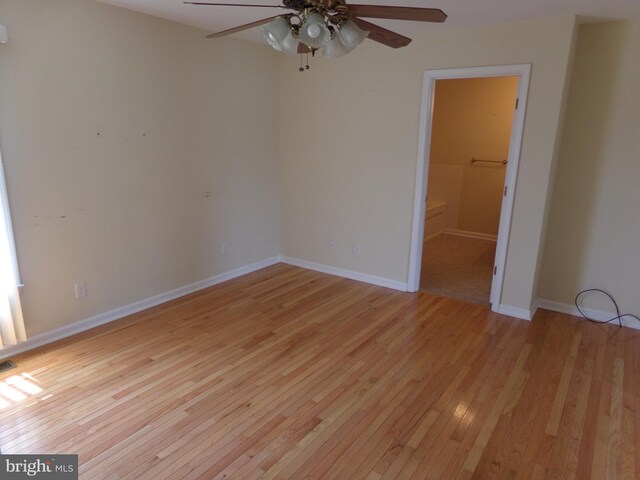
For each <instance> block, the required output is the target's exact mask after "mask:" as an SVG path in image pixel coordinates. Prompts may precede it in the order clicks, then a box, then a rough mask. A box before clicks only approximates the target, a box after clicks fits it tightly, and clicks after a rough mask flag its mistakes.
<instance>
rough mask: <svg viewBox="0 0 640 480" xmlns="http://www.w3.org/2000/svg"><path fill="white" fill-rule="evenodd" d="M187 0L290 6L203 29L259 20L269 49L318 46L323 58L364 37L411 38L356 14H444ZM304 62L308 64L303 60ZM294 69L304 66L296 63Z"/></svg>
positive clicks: (426, 17)
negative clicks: (275, 12)
mask: <svg viewBox="0 0 640 480" xmlns="http://www.w3.org/2000/svg"><path fill="white" fill-rule="evenodd" d="M184 3H186V4H190V5H205V6H221V7H256V8H280V9H283V10H291V12H287V13H283V14H281V15H276V16H272V17H267V18H263V19H262V20H258V21H256V22H251V23H247V24H245V25H240V26H238V27H234V28H230V29H228V30H224V31H222V32H217V33H212V34H211V35H207V38H217V37H222V36H225V35H230V34H233V33H236V32H241V31H243V30H247V29H249V28H253V27H258V26H260V27H261V28H260V29H261V31H262V34H263V36H264V37H265V39H266V41H267V42H268V43H269V45H271V46H272V47H273V48H274V49H276V50H278V51H280V52H284V53H288V54H290V55H296V54H305V53H311V54H312V55H315V53H316V51H317V50H319V49H320V48H323V54H324V56H325V57H327V58H338V57H340V56H342V55H344V54H346V53H349V52H350V51H351V50H353V49H354V48H355V47H357V46H358V45H359V44H360V42H362V41H363V40H364V39H365V38H367V37H368V38H370V39H371V40H374V41H376V42H379V43H382V44H383V45H387V46H388V47H391V48H400V47H404V46H406V45H408V44H409V43H410V42H411V39H410V38H408V37H405V36H403V35H400V34H399V33H396V32H392V31H391V30H387V29H386V28H383V27H380V26H379V25H375V24H373V23H370V22H368V21H366V20H363V19H362V18H360V17H365V18H384V19H393V20H413V21H418V22H437V23H442V22H444V21H445V20H446V18H447V15H446V14H445V13H444V12H443V11H442V10H440V9H437V8H418V7H394V6H387V5H348V4H347V3H346V2H345V0H283V2H282V5H251V4H236V3H210V2H184ZM307 68H309V67H308V65H307ZM300 70H301V71H303V70H304V69H303V68H302V66H301V67H300Z"/></svg>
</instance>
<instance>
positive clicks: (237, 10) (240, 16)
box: [98, 0, 640, 41]
mask: <svg viewBox="0 0 640 480" xmlns="http://www.w3.org/2000/svg"><path fill="white" fill-rule="evenodd" d="M98 1H100V2H102V3H108V4H111V5H116V6H119V7H124V8H128V9H131V10H135V11H138V12H142V13H147V14H149V15H154V16H157V17H161V18H166V19H169V20H174V21H176V22H180V23H185V24H187V25H192V26H195V27H201V28H204V29H206V30H208V31H210V32H218V31H222V30H226V29H228V28H233V27H236V26H238V25H242V24H245V23H249V22H253V21H256V20H260V19H262V18H266V17H270V16H273V15H278V13H280V12H282V10H281V9H278V8H273V9H271V8H249V7H246V8H245V7H211V6H196V5H185V4H183V2H182V0H98ZM199 1H222V2H225V3H251V4H260V5H278V4H279V3H280V2H279V1H278V0H199ZM348 3H349V0H347V4H348ZM352 3H366V4H378V5H398V6H406V7H432V8H440V9H442V10H444V12H445V13H446V14H447V15H448V16H449V18H448V19H447V21H446V22H445V23H444V24H429V23H421V22H406V21H398V20H378V19H371V21H372V22H373V23H377V24H379V25H381V26H383V27H386V28H389V29H391V30H394V31H396V32H398V33H401V34H404V35H407V36H411V35H412V34H415V33H418V32H423V31H430V30H434V29H441V28H451V27H462V26H473V25H491V24H495V23H501V22H508V21H514V20H524V19H531V18H543V17H555V16H562V15H578V16H581V17H584V18H583V20H585V21H603V20H609V19H611V20H616V19H623V18H628V17H634V16H640V1H639V0H362V1H360V0H353V1H352ZM235 36H236V37H238V38H244V39H246V40H253V41H262V39H261V36H260V34H259V32H258V29H257V28H253V29H251V30H248V31H245V32H241V33H237V34H235Z"/></svg>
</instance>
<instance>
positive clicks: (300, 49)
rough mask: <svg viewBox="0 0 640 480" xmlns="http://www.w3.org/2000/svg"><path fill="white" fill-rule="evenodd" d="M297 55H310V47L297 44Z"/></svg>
mask: <svg viewBox="0 0 640 480" xmlns="http://www.w3.org/2000/svg"><path fill="white" fill-rule="evenodd" d="M298 53H311V47H309V46H308V45H305V44H304V43H302V42H300V43H298Z"/></svg>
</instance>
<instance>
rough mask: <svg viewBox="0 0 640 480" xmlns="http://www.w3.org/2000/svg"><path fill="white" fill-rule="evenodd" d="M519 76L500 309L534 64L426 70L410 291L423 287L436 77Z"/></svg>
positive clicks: (499, 247)
mask: <svg viewBox="0 0 640 480" xmlns="http://www.w3.org/2000/svg"><path fill="white" fill-rule="evenodd" d="M506 76H517V77H520V81H519V83H518V97H517V98H518V108H517V109H516V111H515V114H514V118H513V126H512V129H511V140H510V142H509V156H508V163H507V171H506V174H505V184H504V187H505V189H506V190H505V191H506V195H505V196H504V198H503V199H502V208H501V210H500V226H499V230H498V240H497V244H496V259H495V266H496V270H495V275H494V276H493V282H492V284H491V298H490V302H491V309H492V310H493V311H498V308H499V306H500V302H501V298H502V283H503V279H504V270H505V263H506V257H507V245H508V243H509V231H510V228H511V215H512V212H513V200H514V198H515V185H516V179H517V176H518V164H519V163H520V150H521V147H522V134H523V132H524V119H525V111H526V104H527V94H528V91H529V78H530V76H531V65H530V64H523V65H502V66H490V67H470V68H452V69H445V70H425V72H424V79H423V84H422V85H423V86H422V108H421V112H420V134H419V141H418V162H417V167H416V187H415V198H414V204H413V222H412V227H411V249H410V254H409V276H408V279H407V285H408V290H409V291H410V292H415V291H417V290H418V288H419V287H420V269H421V260H422V242H423V239H424V221H425V208H426V206H425V204H426V202H425V199H426V197H427V175H428V172H429V152H430V148H431V130H432V122H433V103H434V95H435V85H436V80H448V79H454V78H479V77H506Z"/></svg>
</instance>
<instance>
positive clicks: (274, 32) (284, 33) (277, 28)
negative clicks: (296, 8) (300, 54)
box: [260, 17, 291, 52]
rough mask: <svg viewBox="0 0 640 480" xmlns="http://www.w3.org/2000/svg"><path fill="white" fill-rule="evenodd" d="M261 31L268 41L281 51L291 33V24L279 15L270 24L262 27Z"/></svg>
mask: <svg viewBox="0 0 640 480" xmlns="http://www.w3.org/2000/svg"><path fill="white" fill-rule="evenodd" d="M260 31H261V32H262V36H263V37H264V39H265V40H266V41H267V43H268V44H269V45H271V46H272V47H273V48H274V49H276V50H278V51H279V52H281V51H283V44H284V42H285V40H286V39H287V37H288V36H289V35H291V26H290V25H289V22H288V21H287V20H286V19H285V18H283V17H277V18H276V19H275V20H274V21H273V22H271V23H269V24H268V25H264V26H262V27H260Z"/></svg>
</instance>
